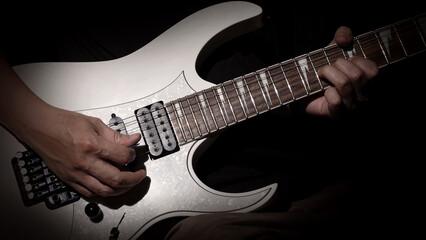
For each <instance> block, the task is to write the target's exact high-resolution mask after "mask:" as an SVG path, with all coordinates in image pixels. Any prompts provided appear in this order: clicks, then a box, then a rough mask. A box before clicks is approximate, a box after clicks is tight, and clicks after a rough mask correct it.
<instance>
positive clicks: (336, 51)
mask: <svg viewBox="0 0 426 240" xmlns="http://www.w3.org/2000/svg"><path fill="white" fill-rule="evenodd" d="M392 27H393V26H387V27H385V28H391V29H392V30H394V29H393V28H392ZM406 28H408V27H406ZM403 30H404V29H398V33H399V32H402V31H403ZM407 34H411V32H409V33H407ZM367 35H368V36H369V37H371V38H370V39H369V40H368V41H365V42H363V43H362V44H364V45H366V44H368V43H371V42H372V41H373V42H377V41H378V39H377V38H376V35H375V33H374V32H369V33H366V34H364V35H362V37H365V36H367ZM403 35H406V34H405V33H403V34H401V33H399V38H401V36H403ZM355 45H358V44H357V43H356V42H354V48H355ZM373 47H374V46H373ZM354 48H353V49H354ZM360 49H362V50H364V52H365V51H368V48H361V47H360ZM330 50H333V52H327V53H325V51H330ZM316 51H323V52H324V56H323V57H320V58H313V59H312V58H311V59H310V60H308V61H307V62H306V64H304V65H300V64H299V67H308V69H309V65H313V66H315V65H314V64H313V62H314V61H320V60H324V59H326V58H327V57H328V58H329V59H332V62H333V61H335V60H334V59H333V55H335V54H339V57H340V56H343V57H346V55H344V53H343V52H342V49H341V48H340V47H338V46H337V45H336V44H333V45H329V46H327V47H325V48H323V49H319V50H316ZM314 52H315V51H313V52H310V53H307V54H304V55H301V56H298V57H295V58H293V59H289V60H286V61H284V62H282V63H280V64H279V65H280V67H281V66H282V65H283V64H293V65H294V67H293V68H288V69H286V70H287V71H294V70H296V71H297V65H296V63H295V60H296V59H298V58H301V57H302V56H309V57H311V56H312V55H310V54H311V53H314ZM346 53H347V51H346ZM357 54H358V53H357ZM332 62H331V63H332ZM326 64H328V63H326ZM326 64H322V65H316V66H315V67H316V68H318V67H321V66H323V65H326ZM272 70H273V68H272V69H270V68H266V71H272ZM251 74H253V73H251ZM254 74H256V73H254ZM277 74H279V75H282V72H281V73H277ZM277 74H275V75H271V76H270V78H273V77H274V76H276V75H277ZM247 75H250V74H247ZM247 75H245V76H247ZM245 76H242V77H239V78H236V79H233V80H230V81H228V83H229V82H233V81H235V80H237V79H240V78H241V79H245V80H247V78H245ZM254 76H255V75H254ZM286 77H287V78H294V77H296V78H298V79H297V80H296V81H300V76H299V73H295V74H294V75H290V76H286ZM248 80H249V81H247V84H246V85H245V86H244V85H243V86H242V88H244V89H245V88H248V90H249V91H252V92H254V91H263V90H262V89H261V88H257V89H254V90H250V88H249V87H248V86H247V85H249V84H250V83H258V84H256V85H259V86H260V82H259V80H258V79H257V78H256V80H254V79H248ZM282 80H285V78H280V79H276V80H273V81H275V83H276V82H278V81H282ZM225 83H227V82H225ZM225 83H223V84H225ZM223 84H220V85H218V86H214V87H213V88H216V89H218V88H220V87H222V85H223ZM234 86H235V85H234ZM223 90H225V91H226V89H225V88H223ZM234 90H235V91H236V93H237V94H238V91H237V90H239V88H238V87H237V88H235V89H233V90H231V91H234ZM206 91H207V90H206ZM228 93H229V92H228ZM268 93H270V92H268ZM196 94H197V93H195V94H192V95H189V96H186V97H183V98H181V99H178V100H175V101H173V102H179V101H182V99H185V100H184V101H187V99H188V98H190V97H192V96H194V95H196ZM198 94H199V93H198ZM219 97H220V95H219ZM222 97H225V96H224V95H222ZM240 97H243V96H241V95H240ZM214 98H215V100H214V101H215V102H217V100H216V96H214ZM236 98H238V96H236V97H234V99H232V98H231V99H229V101H230V102H231V101H233V100H235V99H236ZM209 99H210V100H211V99H213V97H212V98H207V101H208V102H209V105H216V106H217V108H218V109H220V108H221V107H220V106H219V105H220V104H219V102H218V103H217V104H214V103H213V104H211V103H210V101H209ZM198 104H199V103H198V102H197V106H198ZM192 106H194V105H192ZM197 108H198V109H199V111H200V112H201V110H204V111H206V110H210V109H211V107H210V109H208V107H204V108H202V109H201V108H199V107H197ZM166 111H167V109H166ZM176 111H182V112H184V114H185V115H187V116H188V115H191V114H192V112H194V113H196V112H197V111H192V112H191V113H190V114H187V113H185V112H186V111H185V110H184V109H176ZM212 112H213V111H212ZM218 115H219V116H221V115H223V114H218ZM133 117H135V116H130V117H127V118H125V119H129V118H133ZM183 117H184V116H178V118H183ZM191 118H192V117H191ZM125 119H123V121H122V122H123V124H125V125H129V126H131V125H133V124H136V123H137V120H133V121H130V122H127V123H125V122H124V120H125ZM176 119H177V118H175V119H170V120H176ZM195 120H196V119H195ZM185 122H187V121H186V120H185ZM194 123H195V122H194ZM109 126H110V127H112V126H113V125H109ZM135 129H138V128H133V129H132V131H135ZM129 132H130V130H129Z"/></svg>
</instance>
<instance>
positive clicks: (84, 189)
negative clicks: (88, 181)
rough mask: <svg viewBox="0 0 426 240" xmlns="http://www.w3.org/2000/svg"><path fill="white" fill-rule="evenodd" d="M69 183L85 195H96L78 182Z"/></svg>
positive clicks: (90, 196)
mask: <svg viewBox="0 0 426 240" xmlns="http://www.w3.org/2000/svg"><path fill="white" fill-rule="evenodd" d="M69 185H70V186H71V187H72V188H73V189H74V190H76V191H77V192H79V193H80V194H82V195H83V196H85V197H88V198H92V197H96V196H97V194H96V193H94V192H93V191H90V190H89V189H88V188H86V187H85V186H84V185H81V184H80V183H76V182H72V183H69Z"/></svg>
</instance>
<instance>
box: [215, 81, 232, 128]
mask: <svg viewBox="0 0 426 240" xmlns="http://www.w3.org/2000/svg"><path fill="white" fill-rule="evenodd" d="M215 89H216V91H217V88H215V87H212V91H213V94H214V97H215V98H216V102H217V106H218V107H219V111H220V114H222V118H223V122H224V123H225V126H228V121H229V117H228V114H226V118H225V114H224V113H223V111H225V112H226V108H225V106H224V105H223V104H224V103H223V102H222V101H220V103H222V106H221V104H220V103H219V99H218V97H217V94H216V91H215ZM222 108H223V110H222Z"/></svg>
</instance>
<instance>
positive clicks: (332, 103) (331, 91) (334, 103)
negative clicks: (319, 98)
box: [323, 88, 343, 117]
mask: <svg viewBox="0 0 426 240" xmlns="http://www.w3.org/2000/svg"><path fill="white" fill-rule="evenodd" d="M324 97H325V99H326V102H327V105H326V106H327V108H328V112H329V116H331V117H333V116H334V117H337V116H339V115H340V114H341V113H342V111H343V108H342V106H343V101H342V98H341V97H340V95H339V93H338V92H337V90H336V88H328V89H326V90H325V92H324ZM323 111H324V110H323ZM324 112H325V111H324Z"/></svg>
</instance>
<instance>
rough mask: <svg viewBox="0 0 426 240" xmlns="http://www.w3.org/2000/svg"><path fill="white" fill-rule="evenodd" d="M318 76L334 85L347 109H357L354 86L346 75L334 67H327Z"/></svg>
mask: <svg viewBox="0 0 426 240" xmlns="http://www.w3.org/2000/svg"><path fill="white" fill-rule="evenodd" d="M318 76H319V77H321V78H325V79H327V80H328V81H330V83H331V84H333V85H334V87H335V88H336V90H337V92H338V93H339V95H340V97H341V99H342V102H343V103H344V105H345V106H346V108H348V109H353V108H354V107H355V106H354V104H353V88H352V84H351V81H350V79H349V77H348V76H347V75H346V74H344V73H343V72H341V71H340V70H339V69H338V68H336V67H334V66H330V65H325V66H323V67H321V68H320V69H319V70H318Z"/></svg>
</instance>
